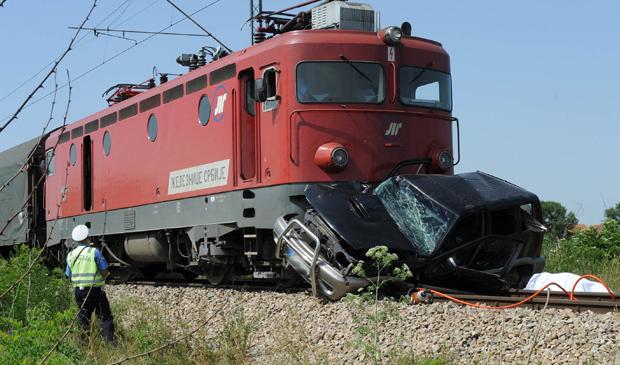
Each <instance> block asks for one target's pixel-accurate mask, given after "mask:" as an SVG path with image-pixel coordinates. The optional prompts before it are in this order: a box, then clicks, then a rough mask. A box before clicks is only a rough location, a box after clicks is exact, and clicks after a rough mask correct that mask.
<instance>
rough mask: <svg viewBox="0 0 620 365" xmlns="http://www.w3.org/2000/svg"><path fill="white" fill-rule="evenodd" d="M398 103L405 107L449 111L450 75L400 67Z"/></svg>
mask: <svg viewBox="0 0 620 365" xmlns="http://www.w3.org/2000/svg"><path fill="white" fill-rule="evenodd" d="M399 93H400V101H401V102H402V103H403V104H406V105H413V106H422V107H427V108H435V109H442V110H447V111H451V110H452V81H451V79H450V74H447V73H444V72H440V71H433V70H430V69H426V68H419V67H408V66H406V67H402V68H401V69H400V73H399Z"/></svg>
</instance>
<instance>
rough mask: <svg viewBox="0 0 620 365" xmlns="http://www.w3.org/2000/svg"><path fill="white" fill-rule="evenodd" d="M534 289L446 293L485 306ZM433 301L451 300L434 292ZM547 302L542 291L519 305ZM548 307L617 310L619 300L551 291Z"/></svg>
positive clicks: (537, 305)
mask: <svg viewBox="0 0 620 365" xmlns="http://www.w3.org/2000/svg"><path fill="white" fill-rule="evenodd" d="M534 293H535V291H533V290H519V291H515V292H511V293H508V294H506V295H476V294H461V293H457V294H448V295H449V296H451V297H452V298H455V299H458V300H461V301H465V302H470V303H479V304H484V305H486V306H497V307H499V306H505V305H510V304H515V303H518V302H520V301H523V300H524V299H526V298H528V297H529V296H531V295H532V294H534ZM433 300H434V301H451V299H449V298H446V297H443V296H441V295H437V294H434V295H433ZM546 302H547V293H546V292H543V293H541V294H540V295H538V296H537V297H534V298H532V299H531V300H529V301H527V302H525V303H523V304H522V305H521V306H522V307H526V308H533V309H542V308H543V307H544V306H545V303H546ZM548 307H550V308H556V309H562V308H567V309H571V310H574V311H577V312H584V311H592V312H595V313H608V312H619V311H620V302H618V301H617V300H616V301H614V300H613V299H612V298H611V297H610V296H609V294H607V293H600V294H599V293H576V294H575V296H574V299H573V300H570V299H569V298H568V296H566V294H564V293H562V292H553V291H552V292H551V293H550V295H549V303H548Z"/></svg>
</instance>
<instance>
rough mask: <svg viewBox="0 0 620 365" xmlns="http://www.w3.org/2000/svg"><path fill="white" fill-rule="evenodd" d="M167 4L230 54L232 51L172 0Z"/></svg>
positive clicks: (168, 0)
mask: <svg viewBox="0 0 620 365" xmlns="http://www.w3.org/2000/svg"><path fill="white" fill-rule="evenodd" d="M166 1H167V2H168V4H170V5H172V7H174V8H175V9H177V10H178V11H179V12H180V13H181V14H183V15H185V17H186V18H187V19H189V20H190V21H191V22H192V23H194V24H195V25H196V26H197V27H198V28H200V29H202V31H203V32H205V33H206V34H207V35H208V36H209V37H211V38H212V39H213V40H214V41H216V42H217V43H218V44H219V45H220V46H222V47H224V49H225V50H227V51H228V52H229V53H232V49H230V48H229V47H228V46H227V45H225V44H224V43H222V41H220V40H219V39H217V38H216V37H215V36H214V35H213V34H211V32H209V31H208V30H207V29H206V28H205V27H203V26H202V25H200V23H198V22H197V21H195V20H194V19H193V18H192V16H191V15H189V14H187V13H186V12H184V11H183V9H181V8H179V7H178V6H177V5H176V4H175V3H174V2H173V1H172V0H166Z"/></svg>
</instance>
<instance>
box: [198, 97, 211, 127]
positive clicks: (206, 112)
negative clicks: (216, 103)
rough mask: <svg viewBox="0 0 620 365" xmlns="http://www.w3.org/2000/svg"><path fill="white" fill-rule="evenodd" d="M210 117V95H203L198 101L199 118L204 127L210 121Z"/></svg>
mask: <svg viewBox="0 0 620 365" xmlns="http://www.w3.org/2000/svg"><path fill="white" fill-rule="evenodd" d="M209 118H211V102H210V101H209V96H207V95H203V96H202V97H201V98H200V102H199V103H198V120H199V121H200V124H201V125H202V126H203V127H204V126H206V125H207V124H208V123H209Z"/></svg>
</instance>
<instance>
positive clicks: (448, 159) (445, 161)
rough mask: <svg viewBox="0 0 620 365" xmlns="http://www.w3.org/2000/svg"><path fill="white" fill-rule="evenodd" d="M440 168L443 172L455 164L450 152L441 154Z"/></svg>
mask: <svg viewBox="0 0 620 365" xmlns="http://www.w3.org/2000/svg"><path fill="white" fill-rule="evenodd" d="M438 162H439V167H440V168H441V169H442V170H447V169H449V168H450V167H452V165H453V164H454V160H453V159H452V155H451V154H450V152H448V151H443V152H441V153H440V154H439V161H438Z"/></svg>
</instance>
